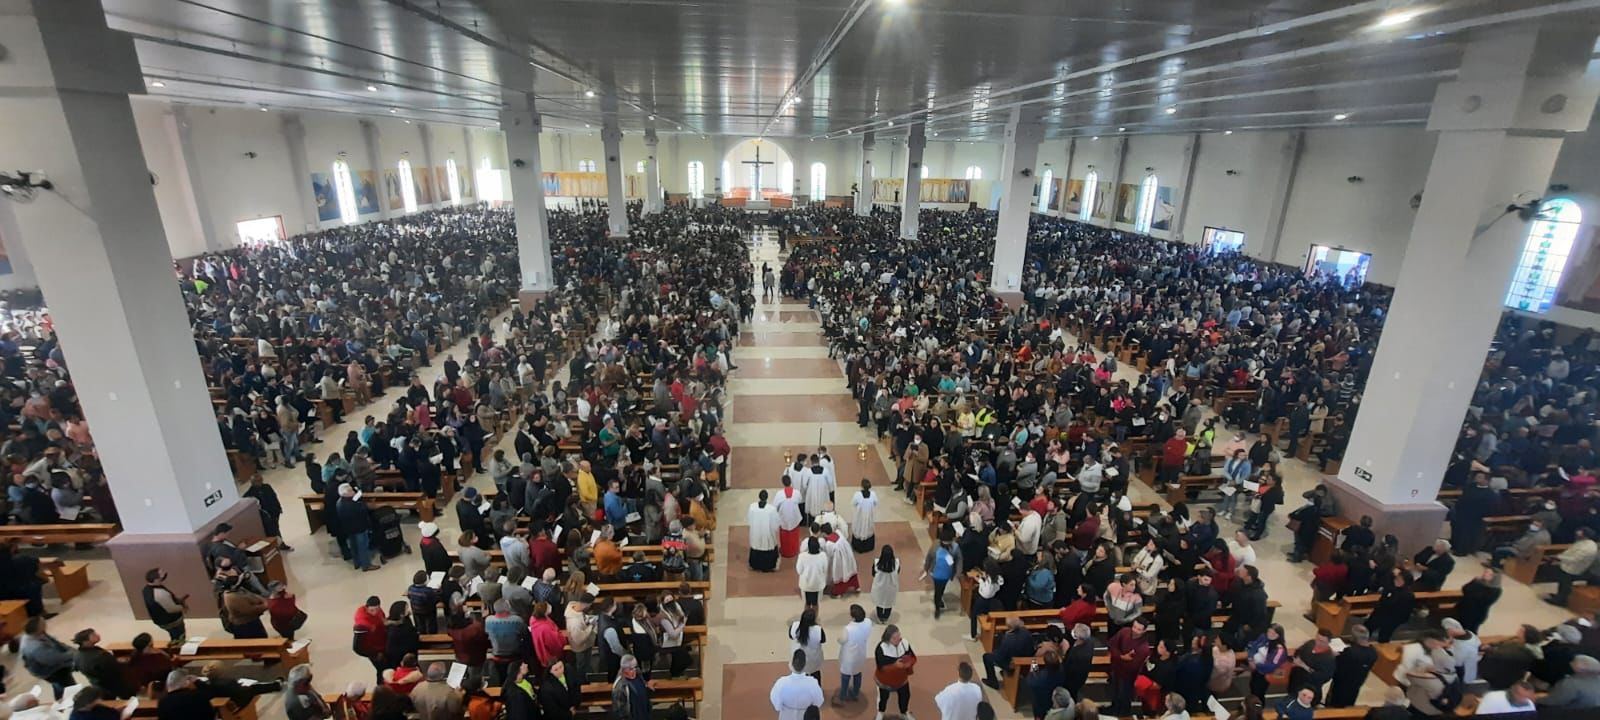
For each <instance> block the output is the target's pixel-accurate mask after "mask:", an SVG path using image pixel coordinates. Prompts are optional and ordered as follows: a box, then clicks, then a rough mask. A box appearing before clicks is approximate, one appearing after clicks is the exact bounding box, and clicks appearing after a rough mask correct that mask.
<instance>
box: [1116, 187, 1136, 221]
mask: <svg viewBox="0 0 1600 720" xmlns="http://www.w3.org/2000/svg"><path fill="white" fill-rule="evenodd" d="M1138 204H1139V186H1138V185H1129V184H1128V183H1123V184H1121V185H1118V186H1117V207H1116V211H1117V214H1116V220H1117V222H1119V223H1127V224H1129V225H1132V224H1133V217H1134V213H1135V211H1136V210H1138V207H1137V205H1138Z"/></svg>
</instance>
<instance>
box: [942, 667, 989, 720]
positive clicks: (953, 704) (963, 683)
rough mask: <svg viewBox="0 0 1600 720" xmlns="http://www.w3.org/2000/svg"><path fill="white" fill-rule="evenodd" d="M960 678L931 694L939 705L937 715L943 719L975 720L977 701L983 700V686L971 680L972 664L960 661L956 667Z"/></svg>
mask: <svg viewBox="0 0 1600 720" xmlns="http://www.w3.org/2000/svg"><path fill="white" fill-rule="evenodd" d="M956 675H957V676H959V678H960V679H958V680H956V681H955V682H953V683H950V684H949V685H946V686H945V688H944V689H943V690H940V691H939V694H938V695H935V696H933V702H934V704H935V705H937V706H938V707H939V717H941V718H943V719H944V720H977V718H978V703H981V702H983V688H982V687H980V686H979V685H978V684H977V683H975V682H973V681H972V664H971V663H969V662H966V661H964V660H963V661H962V662H961V665H960V666H959V667H957V668H956Z"/></svg>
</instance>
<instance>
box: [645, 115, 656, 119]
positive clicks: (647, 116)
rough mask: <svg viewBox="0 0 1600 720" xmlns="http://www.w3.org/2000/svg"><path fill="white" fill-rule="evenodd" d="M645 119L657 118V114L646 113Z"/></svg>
mask: <svg viewBox="0 0 1600 720" xmlns="http://www.w3.org/2000/svg"><path fill="white" fill-rule="evenodd" d="M645 119H646V120H654V119H656V116H654V115H646V116H645Z"/></svg>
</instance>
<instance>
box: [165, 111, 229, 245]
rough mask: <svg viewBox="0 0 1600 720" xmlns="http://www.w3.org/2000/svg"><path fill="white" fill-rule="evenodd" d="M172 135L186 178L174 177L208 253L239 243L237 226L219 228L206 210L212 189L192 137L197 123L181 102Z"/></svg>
mask: <svg viewBox="0 0 1600 720" xmlns="http://www.w3.org/2000/svg"><path fill="white" fill-rule="evenodd" d="M169 117H170V119H171V121H172V130H173V134H174V135H175V136H176V137H177V139H178V152H180V153H181V154H182V159H183V164H182V165H180V166H178V167H179V170H180V171H181V172H182V173H183V177H180V178H175V179H176V180H177V181H178V183H179V184H180V185H182V186H183V188H184V190H185V191H186V192H184V194H183V197H184V200H185V201H186V203H185V210H186V212H187V213H188V214H190V215H192V216H193V218H194V220H193V221H194V223H195V224H196V225H197V226H198V227H199V228H200V237H201V238H203V239H204V240H205V243H206V251H207V252H221V251H223V250H227V249H228V248H231V247H233V246H235V245H238V242H236V240H237V239H238V238H237V236H236V235H235V230H236V229H235V228H226V229H225V230H226V234H224V232H223V229H219V228H218V227H216V225H215V223H214V222H213V219H212V217H211V214H210V213H209V212H207V210H208V209H209V208H210V207H211V204H210V203H209V202H207V201H206V198H207V197H208V196H209V194H210V193H209V192H208V191H207V190H206V185H205V183H204V182H201V180H200V177H201V175H200V160H199V155H198V154H197V153H196V152H195V150H194V139H193V138H192V137H191V136H190V134H191V132H192V131H193V129H194V124H193V123H192V122H191V121H190V119H189V106H188V105H184V104H182V103H174V104H173V105H172V114H171V115H170V116H169Z"/></svg>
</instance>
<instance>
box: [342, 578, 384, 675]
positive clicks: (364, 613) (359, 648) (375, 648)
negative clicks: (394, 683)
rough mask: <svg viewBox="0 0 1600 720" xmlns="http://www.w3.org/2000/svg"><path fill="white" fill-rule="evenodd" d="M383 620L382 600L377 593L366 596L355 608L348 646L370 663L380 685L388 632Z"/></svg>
mask: <svg viewBox="0 0 1600 720" xmlns="http://www.w3.org/2000/svg"><path fill="white" fill-rule="evenodd" d="M384 620H385V617H384V614H383V601H382V600H379V599H378V596H377V595H373V596H371V597H369V598H367V603H366V604H365V605H362V606H361V607H358V608H356V615H355V629H354V638H353V639H352V640H351V648H350V649H352V650H354V651H355V653H356V654H357V655H360V656H362V657H364V658H366V659H367V660H368V661H370V662H371V663H372V668H373V670H374V671H376V673H377V678H378V684H380V685H381V684H383V670H384V668H383V664H384V663H383V652H384V650H385V649H387V648H388V645H389V633H388V630H387V628H385V626H384Z"/></svg>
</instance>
